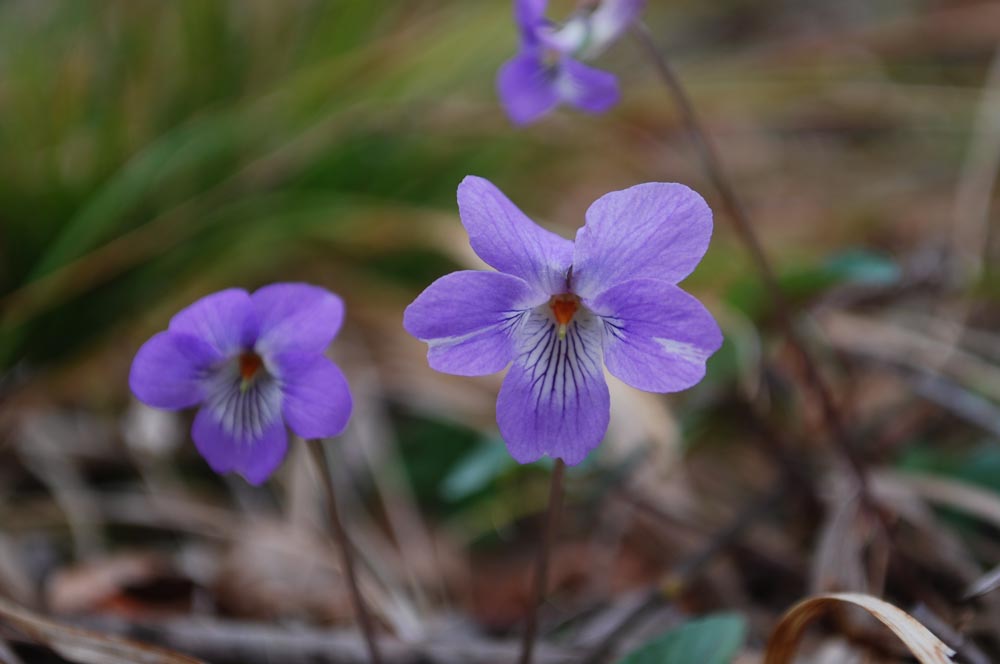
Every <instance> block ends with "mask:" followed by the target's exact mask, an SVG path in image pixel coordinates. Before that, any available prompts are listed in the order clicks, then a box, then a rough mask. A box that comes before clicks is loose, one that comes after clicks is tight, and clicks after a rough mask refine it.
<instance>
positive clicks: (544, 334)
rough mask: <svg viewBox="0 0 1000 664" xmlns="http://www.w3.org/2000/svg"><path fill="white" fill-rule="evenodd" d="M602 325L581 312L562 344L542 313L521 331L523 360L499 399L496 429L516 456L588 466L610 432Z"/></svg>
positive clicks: (517, 363)
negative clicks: (589, 456) (589, 457)
mask: <svg viewBox="0 0 1000 664" xmlns="http://www.w3.org/2000/svg"><path fill="white" fill-rule="evenodd" d="M599 325H600V322H599V321H598V319H597V318H596V317H594V316H593V315H591V314H590V313H589V312H584V311H581V312H579V313H578V314H577V315H576V317H575V318H574V319H573V321H572V322H571V323H570V324H569V326H568V328H567V330H566V335H565V336H564V337H562V338H560V336H559V334H558V328H557V326H556V324H555V323H554V322H553V321H552V320H551V318H550V317H549V316H548V315H546V314H545V313H544V312H542V311H538V310H536V311H533V312H532V313H531V315H530V317H529V318H528V319H527V321H526V322H525V324H524V326H523V328H522V329H521V331H519V333H518V336H519V343H518V350H519V354H518V357H517V358H516V359H515V360H514V364H513V366H512V367H511V369H510V372H509V373H508V374H507V377H506V378H504V381H503V386H502V387H501V388H500V395H499V397H498V398H497V424H498V425H499V427H500V435H501V436H502V437H503V439H504V441H505V442H506V443H507V449H508V450H509V451H510V454H511V456H513V457H514V459H515V460H517V461H518V462H519V463H529V462H531V461H535V460H537V459H539V458H541V457H542V456H545V455H548V456H551V457H553V458H561V459H562V460H563V461H565V462H566V463H568V464H570V465H574V464H577V463H580V462H581V461H583V459H584V458H585V457H586V456H587V454H588V453H589V452H590V451H591V450H593V449H594V448H595V447H597V446H598V445H599V444H600V442H601V440H602V439H603V438H604V434H605V433H606V432H607V430H608V421H609V420H610V417H611V397H610V395H609V393H608V385H607V382H606V381H605V380H604V372H603V369H602V368H601V347H600V343H601V339H600V338H601V331H600V327H599Z"/></svg>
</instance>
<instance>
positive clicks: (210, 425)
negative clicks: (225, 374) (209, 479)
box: [191, 407, 288, 485]
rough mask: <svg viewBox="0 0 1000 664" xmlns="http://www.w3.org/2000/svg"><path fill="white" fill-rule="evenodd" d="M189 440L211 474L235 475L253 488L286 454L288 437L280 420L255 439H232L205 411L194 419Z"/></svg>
mask: <svg viewBox="0 0 1000 664" xmlns="http://www.w3.org/2000/svg"><path fill="white" fill-rule="evenodd" d="M191 437H192V438H193V439H194V443H195V446H196V447H197V448H198V452H200V453H201V455H202V456H203V457H204V458H205V461H207V462H208V465H209V466H210V467H211V468H212V470H214V471H215V472H217V473H219V474H223V473H229V472H237V473H239V474H240V475H242V476H243V477H244V478H246V480H247V482H249V483H250V484H253V485H259V484H262V483H263V482H264V480H266V479H267V478H268V477H270V476H271V473H273V472H274V471H275V470H277V468H278V466H280V465H281V462H282V461H283V460H284V458H285V453H286V452H287V450H288V433H287V432H286V431H285V425H284V423H283V422H282V421H281V418H280V417H276V418H274V419H273V420H271V421H270V422H269V423H268V424H267V426H266V427H265V428H263V429H262V430H261V431H260V432H259V434H258V435H256V436H254V437H252V438H243V437H239V436H237V435H235V434H234V433H233V432H232V431H231V430H230V429H229V428H228V427H227V426H225V425H224V424H223V423H222V422H221V421H220V420H219V419H218V418H217V417H216V415H215V414H214V413H213V411H212V410H211V409H210V408H208V407H206V408H202V409H201V410H199V411H198V414H197V415H196V416H195V418H194V425H193V426H192V428H191Z"/></svg>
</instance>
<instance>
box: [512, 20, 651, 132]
mask: <svg viewBox="0 0 1000 664" xmlns="http://www.w3.org/2000/svg"><path fill="white" fill-rule="evenodd" d="M644 4H645V0H603V1H601V2H597V3H594V2H587V3H584V6H583V7H582V8H581V9H580V10H578V11H577V12H576V13H575V14H573V16H571V17H570V19H569V20H568V21H566V23H564V24H563V25H561V26H560V25H556V24H555V23H553V22H551V21H549V20H548V19H546V18H545V9H546V6H547V5H548V0H515V2H514V19H515V21H516V22H517V25H518V28H519V29H520V33H521V49H520V52H519V53H518V54H517V55H516V56H515V57H514V58H512V59H511V60H508V61H507V62H506V63H504V65H503V66H502V67H501V68H500V71H499V73H498V75H497V91H498V93H499V95H500V101H501V103H502V104H503V107H504V109H505V110H506V111H507V115H508V116H509V117H510V119H511V121H513V122H514V123H515V124H519V125H524V124H530V123H532V122H534V121H535V120H537V119H539V118H540V117H542V116H543V115H545V114H546V113H548V112H549V111H551V110H553V109H554V108H555V107H556V106H558V105H559V104H560V103H565V104H569V105H571V106H574V107H576V108H578V109H580V110H581V111H586V112H588V113H603V112H604V111H606V110H608V109H609V108H611V107H612V106H614V105H615V104H616V103H618V99H619V97H620V93H619V91H618V79H617V78H616V77H615V76H614V74H611V73H609V72H606V71H602V70H600V69H595V68H593V67H590V66H587V65H585V64H583V62H582V61H581V60H585V59H590V58H593V57H596V56H597V55H599V54H600V53H601V52H602V51H603V50H604V49H605V48H607V46H608V45H609V44H610V43H611V42H613V41H614V40H615V39H617V38H618V36H619V35H621V33H622V32H624V31H625V30H626V29H627V28H628V26H629V25H630V24H631V23H632V21H633V20H635V18H636V17H637V16H638V15H639V13H640V12H641V11H642V7H643V5H644Z"/></svg>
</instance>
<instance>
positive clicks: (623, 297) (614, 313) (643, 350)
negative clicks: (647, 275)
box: [589, 279, 722, 392]
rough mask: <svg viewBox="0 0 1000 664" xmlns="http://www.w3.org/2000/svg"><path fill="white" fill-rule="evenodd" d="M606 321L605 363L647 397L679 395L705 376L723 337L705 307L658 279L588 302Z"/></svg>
mask: <svg viewBox="0 0 1000 664" xmlns="http://www.w3.org/2000/svg"><path fill="white" fill-rule="evenodd" d="M589 304H590V306H591V307H592V308H593V310H594V312H595V313H597V314H599V315H600V316H601V317H602V318H603V321H604V362H605V364H607V366H608V371H610V372H611V374H612V375H614V376H616V377H618V378H620V379H621V380H623V381H625V382H626V383H628V384H629V385H631V386H632V387H635V388H638V389H640V390H646V391H647V392H677V391H679V390H684V389H687V388H689V387H691V386H692V385H695V384H696V383H698V382H699V381H700V380H701V379H702V378H704V376H705V362H706V361H707V360H708V358H709V357H710V356H711V355H712V353H714V352H715V351H717V350H719V347H720V346H722V332H721V331H720V330H719V326H718V325H717V324H716V322H715V319H714V318H712V314H710V313H709V312H708V310H706V309H705V307H704V306H702V304H701V302H699V301H698V300H697V299H695V298H694V297H693V296H691V295H689V294H688V293H685V292H684V291H683V290H681V289H680V288H678V287H677V286H674V285H672V284H668V283H666V282H664V281H658V280H656V279H636V280H634V281H626V282H624V283H621V284H618V285H617V286H614V287H612V288H610V289H608V290H607V291H605V292H603V293H601V294H600V295H599V296H597V297H596V298H595V299H594V300H593V301H592V302H590V303H589Z"/></svg>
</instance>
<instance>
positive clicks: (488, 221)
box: [458, 175, 573, 296]
mask: <svg viewBox="0 0 1000 664" xmlns="http://www.w3.org/2000/svg"><path fill="white" fill-rule="evenodd" d="M458 210H459V214H460V215H461V217H462V224H463V225H464V226H465V230H466V231H467V232H468V234H469V243H470V244H471V245H472V248H473V249H474V250H475V252H476V253H477V254H478V255H479V257H480V258H482V259H483V260H484V261H486V262H487V263H488V264H489V265H491V266H493V267H494V268H496V269H498V270H500V271H501V272H506V273H507V274H512V275H514V276H515V277H520V278H521V279H523V280H524V281H526V282H528V285H529V286H532V287H533V288H535V289H536V290H537V291H539V292H540V293H542V294H544V295H545V296H549V295H553V294H555V293H563V292H566V290H567V276H568V274H569V268H570V265H571V263H572V261H573V243H572V242H571V241H569V240H567V239H566V238H562V237H559V236H558V235H556V234H555V233H552V232H550V231H547V230H545V229H544V228H542V227H541V226H539V225H537V224H536V223H535V222H533V221H532V220H531V219H529V218H528V217H527V216H525V214H524V213H523V212H521V210H519V209H518V207H517V206H516V205H514V204H513V203H512V202H511V201H510V200H509V199H508V198H507V197H506V196H504V194H503V192H501V191H500V190H499V189H497V187H496V186H495V185H494V184H493V183H492V182H490V181H489V180H484V179H483V178H479V177H475V176H472V175H470V176H468V177H466V178H465V179H464V180H462V183H461V184H460V185H459V186H458Z"/></svg>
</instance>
